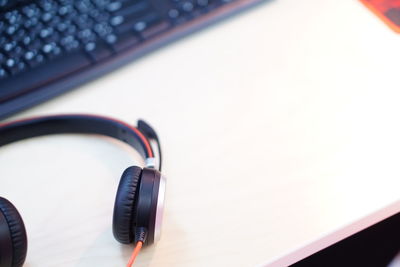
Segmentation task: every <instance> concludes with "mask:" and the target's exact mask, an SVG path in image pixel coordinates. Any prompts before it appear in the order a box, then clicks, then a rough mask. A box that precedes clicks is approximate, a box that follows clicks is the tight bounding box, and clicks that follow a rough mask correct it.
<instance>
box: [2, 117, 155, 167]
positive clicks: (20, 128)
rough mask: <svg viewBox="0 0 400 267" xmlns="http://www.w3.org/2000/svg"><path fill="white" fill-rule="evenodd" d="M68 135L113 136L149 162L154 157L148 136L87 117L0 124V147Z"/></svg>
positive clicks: (110, 121)
mask: <svg viewBox="0 0 400 267" xmlns="http://www.w3.org/2000/svg"><path fill="white" fill-rule="evenodd" d="M139 122H140V123H142V124H143V123H144V122H143V121H139ZM145 124H146V123H145ZM146 125H147V124H146ZM147 126H148V125H147ZM148 127H149V126H148ZM68 133H80V134H99V135H105V136H109V137H112V138H115V139H118V140H120V141H122V142H125V143H127V144H129V145H130V146H132V147H133V148H134V149H136V150H137V151H138V152H139V154H140V155H141V156H142V157H143V158H144V159H145V160H146V161H151V159H152V158H153V157H154V153H153V150H152V148H151V146H150V143H149V141H148V138H147V136H145V134H143V133H142V132H141V131H140V130H139V129H137V128H135V127H132V126H130V125H128V124H126V123H124V122H122V121H119V120H115V119H112V118H108V117H102V116H97V115H96V116H94V115H84V114H76V115H54V116H44V117H34V118H30V119H24V120H20V121H14V122H11V123H4V124H0V147H1V146H4V145H7V144H10V143H13V142H17V141H20V140H23V139H28V138H32V137H37V136H43V135H50V134H68ZM157 141H158V140H157Z"/></svg>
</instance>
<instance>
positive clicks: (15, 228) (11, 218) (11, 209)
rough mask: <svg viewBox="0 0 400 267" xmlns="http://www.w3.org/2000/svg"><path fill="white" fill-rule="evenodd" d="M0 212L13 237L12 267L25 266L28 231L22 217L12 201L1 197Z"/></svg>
mask: <svg viewBox="0 0 400 267" xmlns="http://www.w3.org/2000/svg"><path fill="white" fill-rule="evenodd" d="M0 212H1V213H2V214H3V216H4V217H5V219H6V221H7V224H8V230H9V231H10V236H11V243H12V244H11V245H12V257H11V258H12V260H11V262H12V264H11V266H12V267H20V266H22V265H23V264H24V262H25V258H26V253H27V250H28V240H27V237H26V230H25V225H24V222H23V221H22V218H21V215H20V214H19V213H18V210H17V209H16V208H15V206H14V205H13V204H11V202H10V201H8V200H7V199H5V198H2V197H0ZM0 254H1V253H0Z"/></svg>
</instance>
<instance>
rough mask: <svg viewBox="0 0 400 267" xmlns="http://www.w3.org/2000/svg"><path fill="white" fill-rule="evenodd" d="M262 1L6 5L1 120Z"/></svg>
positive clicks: (18, 1)
mask: <svg viewBox="0 0 400 267" xmlns="http://www.w3.org/2000/svg"><path fill="white" fill-rule="evenodd" d="M261 1H262V0H75V1H74V0H38V1H32V0H29V1H26V0H0V118H4V117H6V116H9V115H11V114H13V113H15V112H18V111H20V110H23V109H25V108H28V107H31V106H33V105H36V104H38V103H40V102H43V101H45V100H48V99H50V98H52V97H55V96H57V95H59V94H61V93H63V92H66V91H68V90H70V89H73V88H75V87H77V86H78V85H80V84H82V83H85V82H87V81H90V80H92V79H94V78H96V77H99V76H101V75H104V74H106V73H107V72H110V71H112V70H114V69H116V68H118V67H120V66H121V65H124V64H126V63H128V62H131V61H132V60H134V59H137V58H138V57H140V56H143V55H144V54H146V53H149V52H150V51H153V50H155V49H157V48H159V47H161V46H163V45H165V44H167V43H170V42H172V41H174V40H176V39H178V38H181V37H183V36H185V35H187V34H189V33H191V32H193V31H195V30H198V29H201V28H202V27H205V26H207V25H209V24H211V23H213V22H216V21H218V20H219V19H221V18H224V17H227V16H228V15H231V14H234V13H236V12H238V11H241V10H243V9H245V8H247V7H250V6H253V5H254V4H257V3H258V2H261ZM239 34H240V33H238V35H239Z"/></svg>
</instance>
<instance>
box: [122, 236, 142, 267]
mask: <svg viewBox="0 0 400 267" xmlns="http://www.w3.org/2000/svg"><path fill="white" fill-rule="evenodd" d="M142 246H143V241H138V242H137V243H136V246H135V249H134V250H133V252H132V255H131V258H130V259H129V262H128V264H127V265H126V267H132V265H133V263H134V262H135V259H136V257H137V255H138V254H139V252H140V250H141V249H142Z"/></svg>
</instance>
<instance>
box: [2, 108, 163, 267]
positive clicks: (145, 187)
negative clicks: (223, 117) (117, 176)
mask: <svg viewBox="0 0 400 267" xmlns="http://www.w3.org/2000/svg"><path fill="white" fill-rule="evenodd" d="M62 133H82V134H99V135H105V136H109V137H113V138H116V139H118V140H120V141H123V142H125V143H127V144H129V145H130V146H132V147H133V148H135V149H136V150H137V151H138V152H139V154H140V155H141V156H142V157H143V158H144V159H145V162H146V167H145V168H140V167H137V166H131V167H129V168H127V169H126V170H125V171H124V172H123V174H122V176H121V180H120V182H119V186H118V191H117V196H116V199H115V205H114V214H113V234H114V237H115V239H116V240H118V241H119V242H121V243H123V244H130V243H133V242H134V243H141V244H140V245H142V244H144V245H150V244H153V243H154V242H155V241H157V240H158V239H159V238H160V230H161V223H162V213H163V205H164V193H165V178H164V176H162V175H161V173H160V171H161V149H160V142H159V140H158V137H157V134H156V132H155V131H154V130H153V129H152V128H151V127H150V126H149V125H148V124H147V123H145V122H144V121H141V120H139V121H138V125H137V127H136V128H135V127H132V126H130V125H128V124H126V123H124V122H121V121H118V120H115V119H111V118H106V117H101V116H93V115H56V116H46V117H37V118H31V119H25V120H20V121H15V122H10V123H5V124H0V146H4V145H7V144H10V143H12V142H16V141H19V140H23V139H27V138H31V137H36V136H42V135H49V134H62ZM149 140H153V141H155V142H156V143H157V149H158V159H159V160H158V167H157V169H156V168H155V156H154V152H153V149H152V146H151V144H150V141H149ZM27 247H28V246H27V236H26V231H25V226H24V222H23V220H22V218H21V216H20V214H19V213H18V211H17V209H16V208H15V207H14V205H13V204H11V202H10V201H8V200H7V199H5V198H2V197H0V267H19V266H22V265H23V264H24V262H25V258H26V254H27Z"/></svg>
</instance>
